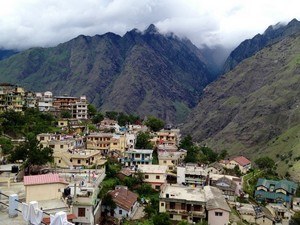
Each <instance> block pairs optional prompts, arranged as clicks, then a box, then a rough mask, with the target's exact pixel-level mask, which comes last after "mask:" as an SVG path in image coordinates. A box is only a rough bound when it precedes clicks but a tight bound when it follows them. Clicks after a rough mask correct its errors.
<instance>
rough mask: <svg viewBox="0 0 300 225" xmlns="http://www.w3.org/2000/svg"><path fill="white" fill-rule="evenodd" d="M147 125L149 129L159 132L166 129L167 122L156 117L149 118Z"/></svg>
mask: <svg viewBox="0 0 300 225" xmlns="http://www.w3.org/2000/svg"><path fill="white" fill-rule="evenodd" d="M145 125H146V126H147V127H149V128H150V129H151V130H152V131H154V132H157V131H159V130H161V129H162V128H163V127H164V125H165V122H164V121H162V120H160V119H158V118H156V117H154V116H149V118H148V119H147V120H146V122H145Z"/></svg>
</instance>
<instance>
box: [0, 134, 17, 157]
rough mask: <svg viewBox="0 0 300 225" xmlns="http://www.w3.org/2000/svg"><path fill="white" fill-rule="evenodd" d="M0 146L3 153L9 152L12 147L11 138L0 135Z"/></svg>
mask: <svg viewBox="0 0 300 225" xmlns="http://www.w3.org/2000/svg"><path fill="white" fill-rule="evenodd" d="M0 146H1V150H2V154H3V155H7V154H9V153H10V152H11V151H12V150H13V147H14V146H13V144H12V142H11V140H10V139H8V138H5V137H0Z"/></svg>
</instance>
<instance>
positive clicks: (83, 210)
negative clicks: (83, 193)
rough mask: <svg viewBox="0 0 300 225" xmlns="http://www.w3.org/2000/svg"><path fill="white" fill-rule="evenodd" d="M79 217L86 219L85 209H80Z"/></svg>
mask: <svg viewBox="0 0 300 225" xmlns="http://www.w3.org/2000/svg"><path fill="white" fill-rule="evenodd" d="M78 217H85V208H78Z"/></svg>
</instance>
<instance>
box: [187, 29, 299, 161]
mask: <svg viewBox="0 0 300 225" xmlns="http://www.w3.org/2000/svg"><path fill="white" fill-rule="evenodd" d="M299 34H300V33H297V34H294V35H291V36H288V37H285V38H284V39H282V40H281V41H279V42H277V43H275V44H273V45H269V46H268V47H265V48H264V49H262V50H261V51H259V52H257V53H256V54H255V55H253V56H252V57H250V58H248V59H245V60H244V61H243V62H241V63H240V64H239V65H237V66H236V67H235V68H234V69H233V70H231V71H230V72H229V73H227V74H225V75H223V76H221V77H219V79H218V80H216V81H214V82H213V83H211V84H210V85H208V86H207V87H206V88H205V89H204V93H203V96H202V97H201V100H200V102H199V104H198V105H197V107H196V108H195V109H194V110H193V111H192V113H191V114H190V116H189V118H188V120H187V123H186V124H185V125H184V129H183V131H184V132H185V133H186V134H187V133H190V134H192V136H193V138H194V139H195V140H197V141H199V142H200V143H202V144H208V145H209V146H211V147H213V148H215V149H219V150H221V149H227V150H228V151H229V152H230V153H233V154H239V153H241V154H246V155H251V154H256V156H257V154H258V152H260V151H261V152H260V153H262V154H263V153H267V152H272V151H273V152H272V154H274V155H275V154H276V151H275V149H276V148H277V147H276V146H277V145H276V144H277V143H278V142H279V140H281V138H282V135H287V133H289V132H290V131H291V129H294V130H293V133H294V136H295V138H294V139H293V141H295V143H294V142H293V143H294V144H293V146H292V147H291V146H290V143H291V142H290V141H292V138H291V136H289V138H287V140H288V141H287V140H286V142H283V143H285V145H282V146H281V145H280V146H281V147H280V150H279V149H278V152H277V153H278V154H281V153H282V152H284V151H285V149H286V148H288V149H289V151H290V150H291V149H292V148H293V147H295V146H296V145H297V144H296V143H299V144H300V140H299V138H297V137H296V136H297V135H298V133H299V132H300V126H299V123H300V114H299V112H300V111H299V110H300V99H299V96H300V54H299V53H300V35H299ZM296 134H297V135H296ZM278 144H279V143H278ZM281 144H282V143H281ZM275 145H276V146H275ZM278 146H279V145H278ZM271 149H272V150H271ZM286 150H287V149H286ZM274 151H275V153H274ZM280 151H281V152H280ZM297 151H298V150H297ZM274 155H273V156H274Z"/></svg>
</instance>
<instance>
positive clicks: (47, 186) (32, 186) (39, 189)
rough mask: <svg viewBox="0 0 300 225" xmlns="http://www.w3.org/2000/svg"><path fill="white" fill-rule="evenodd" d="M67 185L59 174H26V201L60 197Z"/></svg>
mask: <svg viewBox="0 0 300 225" xmlns="http://www.w3.org/2000/svg"><path fill="white" fill-rule="evenodd" d="M67 185H68V183H67V182H66V181H65V180H63V179H61V178H60V177H59V176H58V174H52V173H51V174H44V175H34V176H24V186H25V197H26V202H27V203H29V202H31V201H42V200H52V199H60V198H61V196H62V192H61V190H63V189H64V188H66V187H67Z"/></svg>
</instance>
